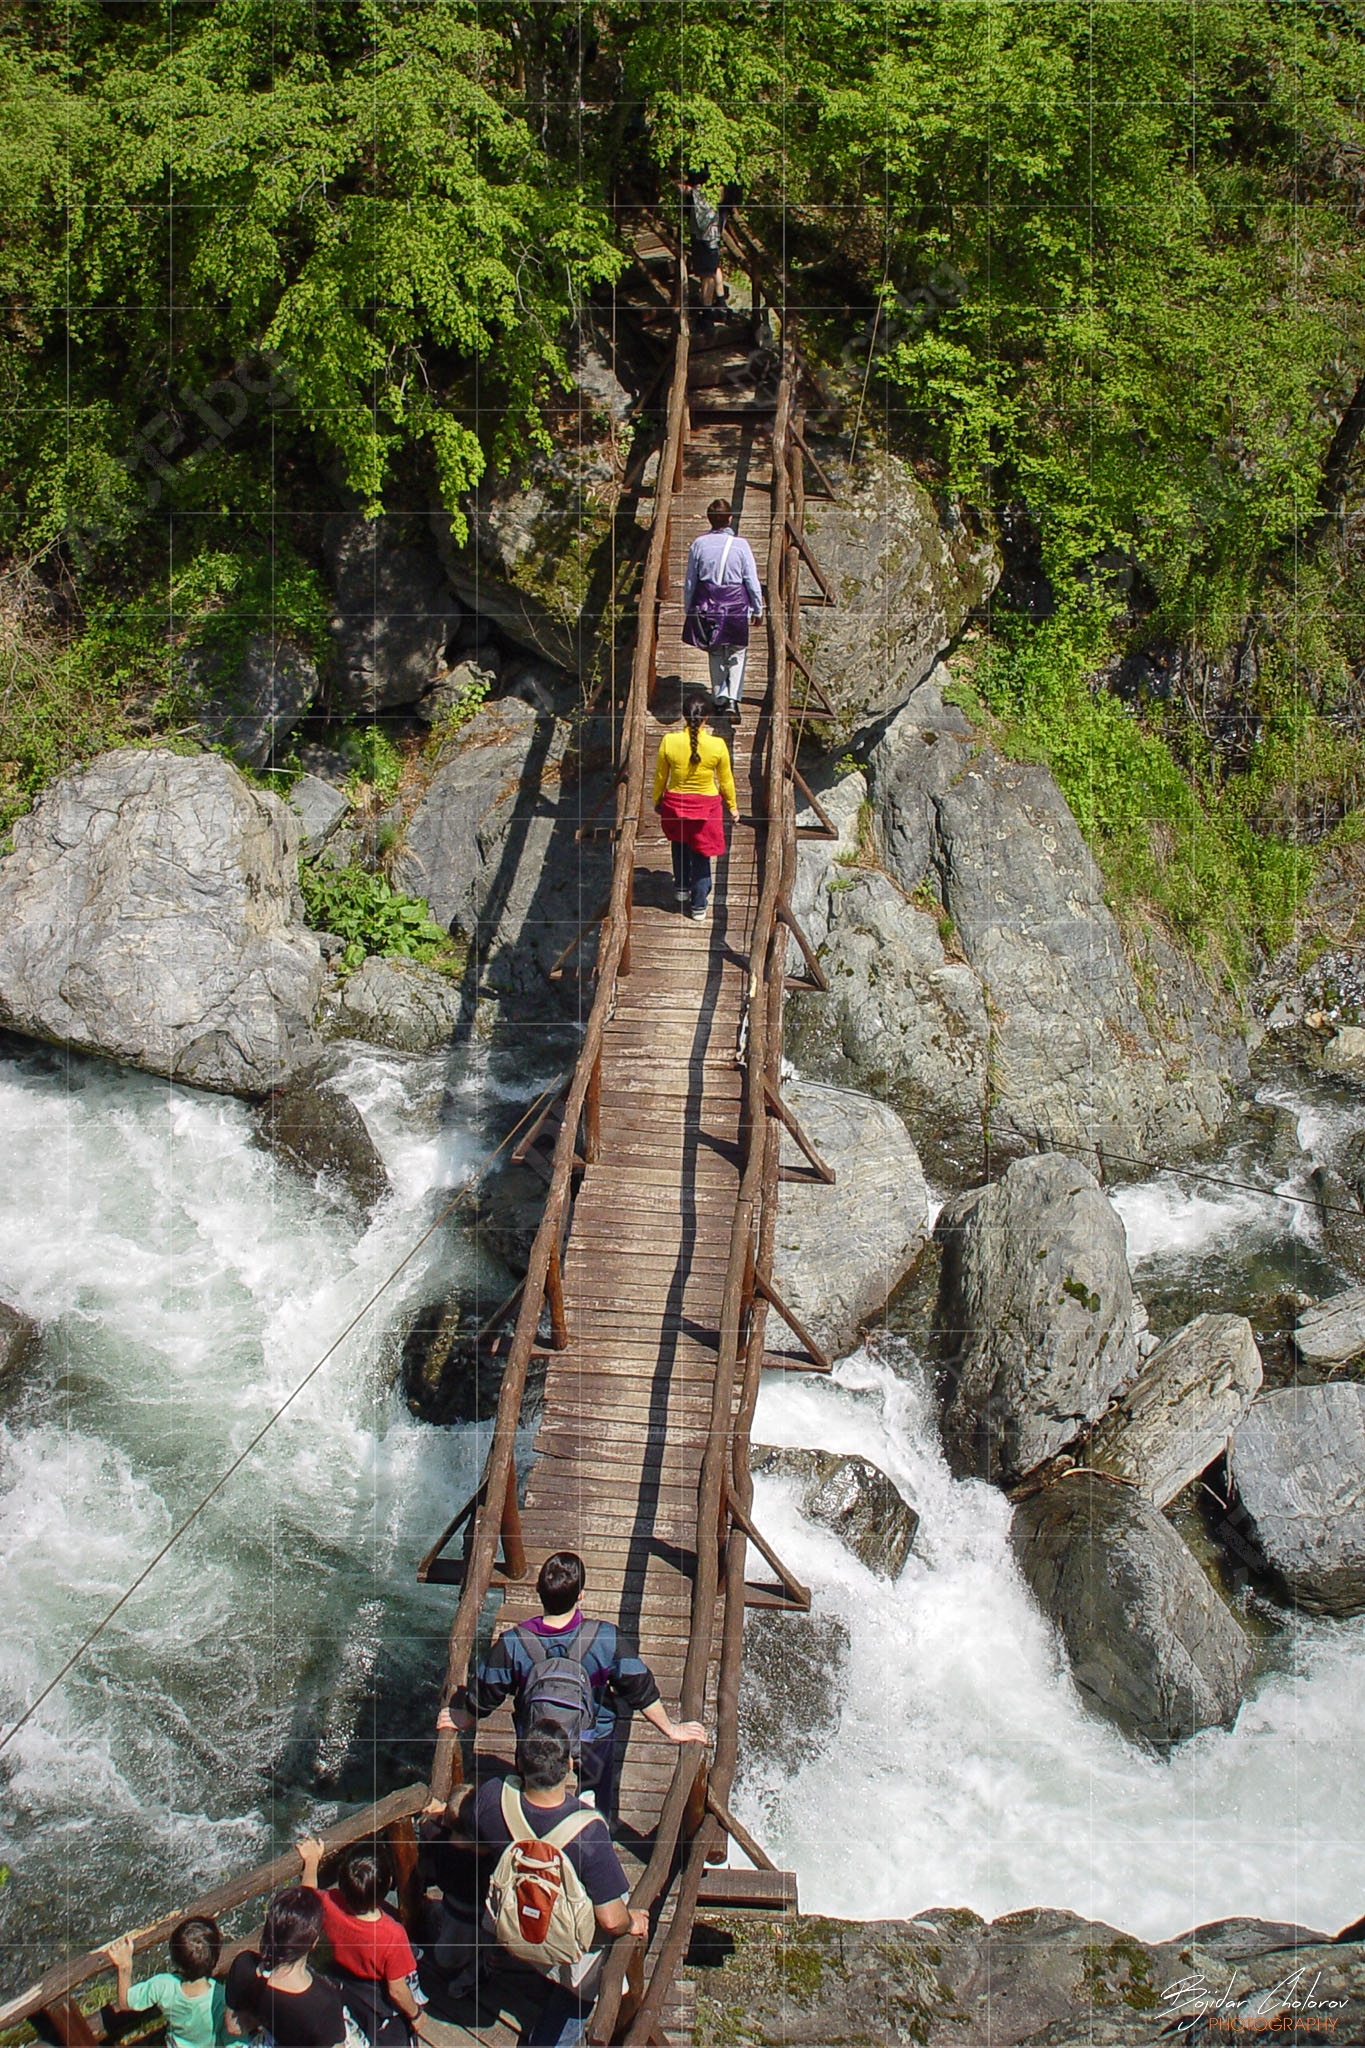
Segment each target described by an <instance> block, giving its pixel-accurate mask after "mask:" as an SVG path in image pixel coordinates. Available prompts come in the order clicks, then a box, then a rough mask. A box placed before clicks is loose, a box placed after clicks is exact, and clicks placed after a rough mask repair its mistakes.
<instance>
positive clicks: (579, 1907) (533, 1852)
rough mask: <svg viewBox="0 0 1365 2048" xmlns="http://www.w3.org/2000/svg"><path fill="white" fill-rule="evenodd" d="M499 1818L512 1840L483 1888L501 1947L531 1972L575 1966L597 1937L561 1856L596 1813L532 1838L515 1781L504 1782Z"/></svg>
mask: <svg viewBox="0 0 1365 2048" xmlns="http://www.w3.org/2000/svg"><path fill="white" fill-rule="evenodd" d="M502 1817H503V1820H504V1821H505V1822H506V1825H507V1832H508V1833H509V1834H510V1835H511V1837H512V1839H511V1841H510V1842H509V1843H508V1845H507V1847H506V1848H505V1849H504V1850H503V1852H502V1855H501V1856H500V1857H499V1858H498V1866H497V1869H496V1870H495V1871H494V1872H493V1876H492V1878H491V1880H490V1881H489V1886H488V1910H489V1912H490V1913H491V1914H492V1916H493V1928H494V1932H495V1933H496V1935H497V1938H498V1942H499V1944H500V1946H501V1947H503V1948H505V1949H506V1950H507V1951H508V1953H509V1954H510V1955H514V1956H516V1957H518V1958H519V1959H520V1960H521V1961H522V1962H523V1963H530V1964H531V1966H532V1967H533V1968H534V1969H537V1970H545V1971H550V1970H553V1969H555V1968H557V1967H558V1966H559V1965H560V1964H561V1963H568V1964H571V1965H572V1964H574V1963H578V1962H581V1961H582V1959H583V1957H584V1956H585V1955H586V1954H587V1952H588V1950H589V1949H590V1948H591V1947H592V1945H593V1941H594V1940H595V1938H596V1934H597V1915H596V1913H595V1912H594V1910H593V1903H592V1900H591V1899H590V1898H589V1897H588V1894H587V1892H586V1891H585V1890H584V1888H583V1880H582V1878H581V1877H580V1876H579V1875H578V1872H577V1871H576V1870H575V1869H574V1867H573V1865H572V1863H570V1861H569V1859H568V1857H567V1856H566V1855H565V1854H564V1851H565V1850H566V1849H567V1848H568V1846H569V1844H570V1842H573V1841H576V1840H577V1838H578V1837H579V1835H581V1834H582V1833H583V1831H584V1829H585V1828H590V1827H591V1826H592V1824H593V1822H594V1821H595V1820H596V1819H597V1818H598V1816H597V1814H595V1813H592V1812H589V1811H588V1810H586V1809H585V1810H584V1811H583V1812H581V1813H571V1814H569V1816H568V1817H567V1819H565V1820H562V1821H560V1822H559V1823H558V1824H557V1825H556V1826H555V1827H552V1828H551V1829H550V1832H549V1834H548V1835H543V1836H537V1835H536V1833H535V1832H534V1830H533V1829H532V1828H531V1827H530V1826H529V1824H528V1822H527V1819H526V1812H525V1809H524V1807H523V1806H522V1803H521V1781H520V1779H519V1778H505V1779H504V1780H503V1786H502Z"/></svg>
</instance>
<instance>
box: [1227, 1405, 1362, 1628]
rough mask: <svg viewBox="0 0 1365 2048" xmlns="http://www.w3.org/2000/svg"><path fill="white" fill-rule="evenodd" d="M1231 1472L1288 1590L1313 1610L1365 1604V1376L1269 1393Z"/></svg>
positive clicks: (1239, 1439) (1251, 1418)
mask: <svg viewBox="0 0 1365 2048" xmlns="http://www.w3.org/2000/svg"><path fill="white" fill-rule="evenodd" d="M1231 1472H1232V1483H1233V1486H1234V1488H1235V1489H1236V1492H1237V1496H1238V1499H1239V1500H1240V1502H1241V1505H1242V1507H1243V1509H1244V1510H1245V1512H1246V1514H1247V1515H1248V1517H1249V1518H1250V1523H1251V1532H1252V1533H1253V1534H1254V1538H1255V1541H1256V1544H1257V1546H1258V1548H1259V1550H1260V1552H1261V1555H1262V1556H1263V1557H1264V1559H1265V1561H1266V1563H1267V1564H1268V1565H1269V1566H1270V1568H1271V1570H1272V1571H1273V1572H1274V1573H1275V1575H1276V1576H1277V1577H1278V1579H1279V1580H1280V1581H1281V1583H1282V1584H1283V1586H1284V1587H1285V1589H1286V1590H1287V1591H1288V1593H1289V1596H1290V1598H1291V1599H1292V1600H1293V1601H1294V1602H1295V1603H1296V1604H1297V1605H1298V1606H1300V1607H1305V1608H1307V1609H1308V1610H1309V1611H1310V1612H1311V1613H1314V1614H1358V1613H1359V1612H1360V1611H1361V1609H1362V1608H1365V1386H1359V1385H1357V1384H1355V1383H1353V1382H1340V1383H1337V1384H1334V1385H1331V1386H1320V1387H1303V1386H1299V1387H1281V1388H1279V1389H1278V1390H1277V1391H1276V1392H1274V1393H1271V1394H1263V1395H1262V1397H1261V1399H1260V1400H1259V1401H1257V1402H1256V1403H1255V1405H1254V1406H1253V1408H1252V1409H1251V1412H1250V1413H1249V1415H1248V1416H1247V1417H1246V1420H1245V1421H1244V1422H1243V1423H1242V1425H1241V1427H1240V1428H1239V1429H1238V1431H1237V1434H1236V1435H1235V1436H1234V1438H1233V1440H1232V1459H1231Z"/></svg>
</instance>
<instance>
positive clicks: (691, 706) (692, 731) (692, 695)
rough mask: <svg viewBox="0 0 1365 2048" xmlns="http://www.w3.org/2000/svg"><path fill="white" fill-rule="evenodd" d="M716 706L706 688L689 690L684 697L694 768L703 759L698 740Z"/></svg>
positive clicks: (684, 714)
mask: <svg viewBox="0 0 1365 2048" xmlns="http://www.w3.org/2000/svg"><path fill="white" fill-rule="evenodd" d="M714 708H715V707H714V705H713V703H712V701H711V698H710V697H709V696H708V695H707V693H706V691H705V690H689V691H688V692H687V694H686V696H685V697H684V698H683V717H684V719H685V720H686V722H687V730H688V733H689V735H690V737H691V740H692V762H691V765H692V766H693V767H694V768H695V767H696V765H697V762H698V761H699V760H700V759H701V749H700V747H699V746H698V744H697V741H698V738H699V736H700V733H701V729H702V727H703V726H704V725H705V723H706V721H707V719H708V718H709V717H710V716H711V713H712V711H713V710H714Z"/></svg>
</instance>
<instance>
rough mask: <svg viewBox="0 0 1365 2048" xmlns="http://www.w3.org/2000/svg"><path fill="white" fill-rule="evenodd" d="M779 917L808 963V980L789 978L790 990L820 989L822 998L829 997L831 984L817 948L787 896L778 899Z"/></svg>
mask: <svg viewBox="0 0 1365 2048" xmlns="http://www.w3.org/2000/svg"><path fill="white" fill-rule="evenodd" d="M777 915H778V917H779V918H780V919H781V921H782V923H783V924H784V925H785V926H786V927H787V930H788V931H789V932H790V933H791V935H792V937H793V938H794V939H795V941H796V943H797V945H798V946H799V947H800V948H801V958H802V959H803V960H804V961H805V963H806V972H807V978H806V979H805V980H800V979H795V978H793V977H791V976H788V979H787V986H788V988H813V989H818V990H819V992H820V994H821V995H822V996H827V995H828V994H829V983H828V981H827V980H826V979H825V970H824V968H823V967H822V966H821V965H820V962H819V960H818V959H817V958H816V955H815V948H814V947H813V946H812V945H811V942H810V940H809V939H808V938H807V937H806V934H805V933H804V932H803V931H802V929H801V927H800V925H799V924H798V923H797V921H796V913H795V912H794V911H793V909H792V907H791V905H790V903H788V901H787V899H786V897H785V896H779V897H778V899H777Z"/></svg>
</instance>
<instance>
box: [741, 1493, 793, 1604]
mask: <svg viewBox="0 0 1365 2048" xmlns="http://www.w3.org/2000/svg"><path fill="white" fill-rule="evenodd" d="M726 1505H727V1510H728V1512H729V1516H730V1519H731V1521H732V1522H735V1523H737V1524H738V1526H739V1527H740V1528H741V1529H742V1530H743V1531H744V1534H745V1535H746V1536H747V1537H748V1539H749V1541H750V1542H751V1543H752V1544H753V1546H754V1549H755V1550H756V1551H758V1553H759V1555H760V1556H761V1557H762V1558H764V1559H765V1560H766V1561H767V1563H769V1564H770V1565H771V1566H772V1568H773V1570H774V1571H775V1572H776V1573H777V1577H778V1582H779V1584H780V1585H781V1587H782V1595H783V1596H785V1597H777V1598H774V1596H773V1589H772V1588H771V1587H768V1586H758V1585H754V1586H753V1591H754V1592H755V1593H758V1594H760V1595H761V1596H763V1597H762V1603H761V1604H762V1605H763V1606H765V1607H770V1606H776V1607H786V1608H789V1609H790V1610H791V1611H792V1612H793V1613H795V1614H808V1613H809V1612H810V1587H809V1586H803V1585H802V1583H801V1581H800V1579H798V1578H797V1576H796V1574H795V1572H791V1571H788V1569H787V1567H786V1565H784V1564H783V1562H782V1560H781V1558H780V1557H779V1556H778V1554H777V1552H776V1551H775V1550H774V1549H773V1547H772V1545H771V1543H769V1542H768V1540H767V1538H766V1537H763V1536H760V1535H759V1533H758V1531H757V1529H756V1528H755V1527H754V1525H753V1521H752V1519H751V1518H750V1517H749V1516H748V1515H747V1514H746V1513H745V1512H744V1509H743V1508H742V1507H741V1506H740V1504H739V1502H738V1501H737V1500H736V1499H735V1497H734V1495H733V1494H730V1496H729V1499H728V1501H727V1503H726ZM749 1584H750V1582H749V1581H747V1580H746V1581H745V1587H746V1590H748V1587H749Z"/></svg>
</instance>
